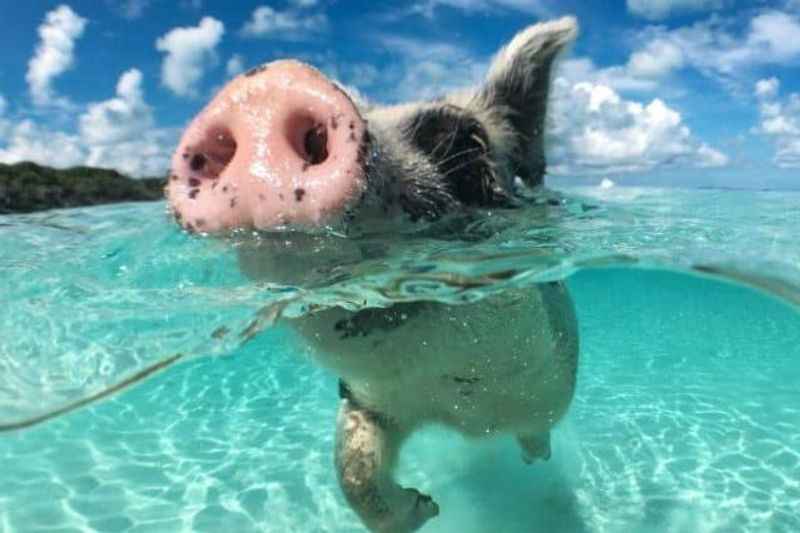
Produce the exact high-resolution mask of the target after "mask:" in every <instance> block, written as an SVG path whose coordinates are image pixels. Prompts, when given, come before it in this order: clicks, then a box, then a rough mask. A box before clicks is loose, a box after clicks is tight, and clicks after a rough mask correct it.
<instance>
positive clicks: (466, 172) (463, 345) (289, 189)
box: [167, 17, 578, 532]
mask: <svg viewBox="0 0 800 533" xmlns="http://www.w3.org/2000/svg"><path fill="white" fill-rule="evenodd" d="M576 33H577V22H576V20H575V19H574V18H572V17H565V18H561V19H559V20H554V21H549V22H543V23H539V24H535V25H532V26H530V27H528V28H527V29H525V30H523V31H521V32H520V33H518V34H517V35H516V36H515V37H514V38H513V39H512V40H511V41H510V42H509V43H508V44H507V45H506V46H505V47H503V48H501V49H500V51H499V52H498V53H497V54H496V56H495V57H494V59H493V61H492V63H491V65H490V68H489V71H488V73H487V75H486V78H485V81H484V82H483V83H482V84H480V85H479V86H478V87H475V88H473V89H470V90H464V91H458V92H455V93H453V94H447V95H444V96H442V97H441V98H438V99H435V100H432V101H422V102H413V103H405V104H400V105H391V106H381V105H371V104H368V103H365V102H361V101H356V100H355V99H354V98H352V97H351V96H349V95H348V92H347V91H346V89H345V88H344V87H343V86H341V85H339V84H337V83H336V82H333V81H331V80H329V79H328V78H326V77H325V76H324V75H323V74H322V73H320V72H319V71H318V70H316V69H314V68H313V67H311V66H308V65H306V64H303V63H300V62H298V61H293V60H280V61H275V62H272V63H269V64H264V65H262V66H259V67H257V68H254V69H252V70H250V71H248V72H245V73H243V74H241V75H239V76H238V77H237V78H235V79H234V80H232V81H231V82H230V83H229V84H228V85H227V86H226V87H224V88H223V89H222V90H221V91H220V92H219V94H218V95H217V96H216V97H215V98H214V99H213V100H212V101H211V102H210V103H209V104H208V105H207V107H206V108H205V109H204V110H203V111H202V112H201V113H200V114H199V115H198V116H197V117H196V118H195V119H194V120H193V121H192V122H191V123H190V125H189V127H188V128H187V129H186V131H185V133H184V135H183V137H182V139H181V141H180V144H179V146H178V148H177V150H176V152H175V155H174V157H173V160H172V170H171V173H170V174H171V175H170V179H169V183H168V188H167V197H168V201H169V205H170V206H171V210H172V213H173V214H174V217H175V219H176V220H177V222H178V223H179V224H181V225H182V226H183V227H184V228H185V229H187V230H189V231H192V232H202V233H206V234H220V233H226V232H228V231H230V230H236V229H246V230H256V231H263V232H268V233H275V232H285V234H286V235H287V238H291V239H293V242H294V243H295V246H293V247H292V248H293V251H289V250H283V249H281V248H279V247H271V248H270V247H264V248H254V249H247V248H246V247H243V249H242V250H240V251H239V263H240V265H241V268H242V269H243V270H244V271H245V272H246V273H247V274H248V275H250V276H252V277H253V278H255V279H268V280H272V281H281V282H293V281H295V282H301V281H302V276H303V275H304V272H306V271H307V269H306V270H304V267H303V265H304V263H305V262H306V260H307V258H308V257H310V254H309V255H308V256H304V255H303V254H302V250H303V243H304V242H306V243H312V242H314V239H313V235H314V233H315V231H318V230H319V228H321V227H335V228H338V229H339V230H340V231H343V232H345V234H346V232H347V231H348V230H349V229H352V228H355V227H360V228H364V227H373V226H374V227H377V226H380V227H381V228H387V227H389V228H391V227H392V224H398V227H399V226H400V225H402V224H419V223H421V222H426V221H435V220H439V219H441V218H442V217H445V216H446V215H448V214H452V213H460V212H466V211H480V210H482V209H488V208H491V209H511V208H513V207H514V205H515V198H517V196H518V194H519V192H520V189H521V188H523V187H525V188H527V189H528V190H531V188H534V189H533V190H534V191H535V187H536V186H539V185H541V184H542V182H543V177H544V175H545V170H546V165H545V151H544V135H543V133H544V127H545V118H546V110H547V103H548V94H549V88H550V84H551V83H550V79H551V71H552V69H553V65H554V61H555V60H556V58H557V56H558V55H559V53H560V52H561V51H562V50H563V49H564V48H565V47H566V46H567V45H568V44H569V43H570V42H571V41H572V40H573V39H574V38H575V36H576ZM304 235H307V237H305V238H306V239H307V240H305V241H304ZM343 241H344V242H345V243H346V242H347V239H343ZM309 246H311V245H310V244H309ZM341 246H342V248H343V250H340V252H341V253H348V252H347V250H344V249H346V248H347V246H346V244H342V245H341ZM298 250H299V251H298ZM352 253H353V254H355V256H356V257H357V255H358V253H359V250H358V248H357V247H354V248H353V250H352ZM349 257H350V258H351V259H352V257H351V256H349ZM291 325H292V327H293V328H294V329H295V330H296V331H297V332H299V334H300V335H301V336H302V337H304V338H305V339H306V340H307V341H308V342H309V343H310V344H311V345H312V347H313V352H314V354H315V355H314V357H316V359H317V360H318V362H319V363H320V364H321V365H323V366H325V367H327V368H328V369H330V370H332V371H333V372H334V373H336V375H337V376H338V377H339V378H340V386H339V389H340V390H339V396H340V407H339V414H338V420H337V426H336V445H335V453H334V456H335V460H334V463H335V468H336V472H337V476H338V480H339V483H340V486H341V489H342V491H343V493H344V496H345V498H346V500H347V501H348V502H349V504H350V505H351V507H352V508H353V510H354V511H355V512H356V514H357V515H358V516H359V517H360V519H361V520H362V522H363V523H364V525H365V526H366V527H367V528H369V529H370V530H372V531H386V532H407V531H415V530H417V529H419V528H420V527H422V525H423V524H425V523H426V521H428V520H429V519H431V518H433V517H435V516H437V515H438V513H439V507H438V505H437V504H436V503H435V501H434V500H433V499H432V498H431V497H430V496H428V495H426V494H422V493H421V492H420V491H418V490H416V489H414V488H405V487H401V486H400V485H399V484H398V483H397V482H396V481H395V480H394V479H393V468H394V465H395V462H396V459H397V456H398V453H399V450H400V447H401V445H402V444H403V442H404V441H405V440H406V439H407V438H408V436H409V435H410V434H411V433H412V432H413V431H415V430H416V429H418V428H420V427H422V426H424V425H427V424H442V425H445V426H447V427H450V428H454V429H455V430H457V431H460V432H461V433H463V434H465V435H467V436H475V437H479V436H486V435H495V434H507V435H511V436H513V437H515V438H516V440H517V442H518V443H519V446H520V448H521V453H522V457H523V459H524V460H525V461H526V462H529V463H530V462H532V461H534V460H537V459H541V460H547V459H549V458H550V455H551V450H550V430H551V429H552V427H553V426H554V425H555V424H556V423H557V422H558V421H559V420H560V419H561V418H562V417H563V416H564V414H565V413H566V411H567V409H568V407H569V405H570V403H571V401H572V397H573V394H574V390H575V385H576V374H577V365H578V330H577V322H576V317H575V312H574V309H573V305H572V301H571V298H570V296H569V294H568V292H567V289H566V287H565V285H564V284H563V283H562V282H550V283H543V284H538V285H536V286H533V287H529V288H525V289H514V290H509V291H507V292H504V293H502V294H500V295H494V296H488V297H486V298H484V299H482V300H480V301H477V302H473V303H464V304H460V305H446V304H443V303H437V302H434V301H412V302H401V303H396V304H394V305H391V306H389V307H381V308H365V309H360V310H358V311H352V310H347V309H344V308H340V307H333V308H330V309H326V310H321V311H319V312H317V313H311V314H308V315H306V316H304V317H301V318H297V319H292V320H291Z"/></svg>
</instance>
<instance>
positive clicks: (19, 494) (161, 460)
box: [0, 187, 800, 533]
mask: <svg viewBox="0 0 800 533" xmlns="http://www.w3.org/2000/svg"><path fill="white" fill-rule="evenodd" d="M545 197H546V198H545ZM798 230H800V193H789V192H753V191H723V190H692V191H689V190H679V189H649V188H641V189H637V188H624V187H615V188H612V189H600V188H570V189H565V190H564V191H563V194H560V193H552V194H548V195H544V196H540V197H539V199H537V200H536V201H531V202H529V204H528V205H527V206H525V207H521V208H520V209H516V210H512V211H509V212H493V213H482V214H480V216H473V217H467V218H463V219H455V220H448V221H444V222H443V223H439V224H436V225H431V226H429V227H425V228H422V229H420V228H418V227H417V228H414V229H412V230H408V231H406V232H404V233H403V234H402V235H399V236H397V235H396V236H395V238H394V239H393V240H392V241H388V240H387V238H386V235H385V234H383V233H381V232H380V231H377V232H375V233H374V234H370V233H369V232H366V233H364V234H362V235H359V236H358V237H357V239H356V240H357V241H358V242H359V243H360V246H359V247H358V254H356V255H358V257H355V256H354V255H353V254H350V253H349V252H346V251H342V250H344V249H345V248H346V247H344V246H339V245H340V244H341V243H343V242H344V241H343V240H342V239H343V237H341V236H340V235H338V234H337V233H336V232H330V233H329V234H325V235H320V236H317V237H315V238H314V239H312V240H311V242H310V243H309V242H308V241H307V240H306V241H304V242H303V243H302V244H303V247H302V249H303V250H305V251H306V252H307V251H308V250H312V251H313V255H314V256H315V260H314V261H312V263H313V264H314V268H313V269H312V271H311V272H310V273H306V274H304V275H303V276H302V279H301V280H300V281H297V280H294V281H291V280H289V281H287V280H281V281H280V283H278V282H275V283H260V284H254V283H253V282H252V281H250V280H249V279H248V278H247V277H245V276H244V275H243V274H241V273H240V272H239V269H238V265H237V252H236V250H238V249H246V248H247V247H248V246H254V244H253V242H252V238H251V236H241V235H239V236H233V237H231V238H229V239H223V240H220V239H204V238H201V237H198V236H190V235H186V234H184V233H182V232H180V231H178V230H177V229H176V228H175V227H174V226H173V225H171V224H170V222H169V221H168V220H167V218H166V216H165V213H164V206H163V204H160V203H154V204H128V205H116V206H106V207H98V208H91V209H76V210H67V211H56V212H50V213H42V214H35V215H22V216H10V217H0V424H5V425H9V424H16V423H19V422H21V421H25V420H30V419H35V418H36V417H40V416H43V415H46V414H47V413H49V412H52V411H53V410H57V409H59V408H61V407H63V406H68V405H70V404H71V403H74V402H76V401H80V400H81V399H82V398H86V397H89V396H91V395H93V394H96V393H98V391H101V390H103V389H106V388H108V387H110V386H113V385H114V384H115V383H118V382H120V380H124V379H126V378H127V377H129V376H131V375H133V374H135V373H136V372H139V371H142V369H147V368H148V367H152V365H154V364H155V365H157V364H158V363H159V361H163V360H164V359H165V358H169V357H171V356H173V355H175V354H180V355H181V357H182V358H181V359H180V360H179V361H178V362H177V364H174V365H172V366H171V367H169V368H167V369H166V370H164V371H163V372H160V373H158V374H155V375H153V376H152V377H150V378H149V379H147V380H145V381H144V382H143V383H141V384H139V385H138V386H135V387H131V388H128V389H126V390H124V391H123V392H121V393H119V394H116V395H114V396H112V397H110V398H107V399H104V400H102V401H98V402H95V403H92V404H91V405H89V406H88V407H84V408H82V409H77V410H75V411H73V412H70V413H68V414H64V415H63V416H59V417H56V418H54V419H52V420H48V421H45V422H42V423H41V424H38V425H35V426H33V427H30V428H26V429H18V430H13V431H8V432H4V433H0V532H3V533H5V532H9V533H11V532H28V531H48V532H55V531H59V532H62V531H63V532H66V531H115V532H116V531H136V532H140V531H149V532H150V531H151V532H156V531H164V532H167V531H237V532H247V531H270V532H294V531H297V532H316V531H331V532H345V531H360V530H361V529H360V528H359V525H358V521H357V519H356V518H355V516H354V515H353V513H352V512H351V511H350V510H349V508H348V507H347V505H346V504H345V502H344V499H343V497H342V496H341V495H340V493H339V489H338V487H337V485H336V478H335V474H334V471H333V466H332V447H333V424H334V417H335V412H336V408H337V403H338V395H337V380H336V377H335V376H333V375H331V374H330V373H328V372H327V371H325V370H323V369H320V368H317V367H316V366H314V365H313V364H312V363H311V362H310V361H309V357H308V356H309V348H308V347H307V346H305V345H304V344H303V342H302V341H301V340H300V339H299V338H298V337H297V336H296V335H295V334H294V333H293V332H292V330H291V329H290V326H289V325H287V324H290V323H291V318H292V317H293V316H297V315H299V314H302V313H306V312H313V310H314V309H317V308H319V307H325V306H330V305H342V306H345V307H348V308H351V309H357V308H359V307H362V306H365V305H366V306H372V305H388V304H390V303H391V302H394V301H411V300H426V299H427V300H438V301H443V302H448V303H451V304H452V305H458V304H459V303H460V302H463V301H473V300H479V299H480V298H482V297H484V296H486V295H487V294H496V293H498V292H502V291H504V290H508V289H510V288H519V287H524V286H526V285H530V284H533V283H537V282H542V281H547V280H553V279H563V278H566V282H567V285H568V287H569V290H570V292H571V294H572V296H573V299H574V301H575V306H576V310H577V315H578V320H579V328H580V336H581V361H580V369H579V378H578V390H577V393H576V396H575V400H574V403H573V404H572V407H571V409H570V411H569V413H568V415H567V416H566V418H565V419H564V420H563V421H562V422H561V423H560V424H559V426H558V427H557V429H556V430H555V432H554V435H553V457H552V459H551V460H550V461H549V462H546V463H537V464H534V465H531V466H527V465H525V464H524V463H522V461H521V460H520V456H519V451H518V449H517V448H516V446H515V444H514V442H513V441H512V439H510V438H505V439H504V438H499V437H498V438H491V439H487V440H478V441H472V440H467V439H465V438H463V437H461V436H459V435H458V434H455V433H453V432H450V431H447V430H445V429H443V428H436V427H431V428H428V429H426V430H424V431H422V432H420V433H418V434H416V435H415V436H414V437H413V438H412V440H411V441H410V442H409V443H408V444H407V446H406V447H405V448H404V449H403V453H402V456H401V460H400V465H399V469H398V478H399V480H400V481H401V483H402V484H404V485H409V486H415V487H417V488H419V489H421V490H423V491H424V492H427V493H430V494H431V495H433V496H434V498H435V499H436V500H437V501H438V503H439V504H440V506H441V515H440V516H439V517H437V518H436V519H434V520H432V521H431V522H430V523H429V524H428V525H426V526H425V528H424V529H423V531H426V532H428V531H429V532H437V531H438V532H451V531H452V532H485V531H500V532H530V531H552V532H565V533H566V532H662V531H664V532H666V531H668V532H687V533H689V532H712V531H714V532H728V531H731V532H734V531H737V532H738V531H753V532H762V531H763V532H784V531H785V532H795V531H800V313H798V306H800V297H798V295H800V244H798V239H797V235H798ZM259 239H261V237H259ZM298 239H299V238H294V237H291V238H285V239H282V238H281V239H278V241H275V237H274V236H272V237H270V241H269V243H268V244H264V242H263V241H260V240H259V241H258V244H257V245H256V246H270V247H278V249H279V250H280V251H283V252H287V253H294V252H292V250H297V249H298V246H299V245H300V244H301V243H299V240H298ZM305 259H307V258H306V257H304V256H303V255H302V254H301V255H299V256H298V257H297V258H294V259H293V260H296V261H298V262H299V263H302V262H303V261H304V260H305ZM275 316H280V317H282V319H281V320H278V321H277V323H275V324H273V321H272V318H274V317H275ZM255 331H261V333H260V334H258V335H256V336H254V337H252V338H251V339H250V340H246V339H248V338H250V337H251V336H250V335H249V333H252V332H255ZM243 332H248V334H246V335H244V336H243V335H241V333H243Z"/></svg>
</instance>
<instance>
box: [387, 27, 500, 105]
mask: <svg viewBox="0 0 800 533" xmlns="http://www.w3.org/2000/svg"><path fill="white" fill-rule="evenodd" d="M378 41H379V44H380V45H381V46H383V47H384V48H385V49H386V50H387V51H388V52H390V53H392V54H393V55H396V56H398V58H399V61H398V62H397V63H396V64H395V66H394V69H393V70H392V69H388V70H386V71H384V72H383V73H382V74H383V75H384V76H385V77H387V78H393V81H392V82H391V86H392V87H394V89H393V90H392V91H390V92H389V93H388V94H387V96H388V98H389V99H390V100H408V99H420V98H434V97H437V96H441V95H442V94H444V93H447V92H449V91H452V90H456V89H461V88H463V87H467V86H470V85H474V84H475V83H477V82H479V81H481V80H482V79H483V77H484V75H485V74H486V70H487V68H488V59H483V60H482V59H477V58H475V57H473V56H472V55H470V54H469V53H468V52H467V51H466V50H465V49H464V48H463V47H461V46H457V45H453V44H450V43H441V42H435V41H428V40H422V39H417V38H412V37H404V36H398V35H382V36H379V37H378Z"/></svg>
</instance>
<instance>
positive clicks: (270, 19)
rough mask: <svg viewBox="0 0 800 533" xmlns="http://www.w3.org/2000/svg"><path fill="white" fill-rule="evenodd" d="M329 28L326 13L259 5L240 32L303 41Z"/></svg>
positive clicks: (250, 35) (246, 35)
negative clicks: (284, 9)
mask: <svg viewBox="0 0 800 533" xmlns="http://www.w3.org/2000/svg"><path fill="white" fill-rule="evenodd" d="M327 29H328V17H327V16H326V15H325V14H324V13H313V14H312V13H303V12H300V11H298V10H295V9H288V10H286V11H279V10H277V9H273V8H271V7H269V6H259V7H257V8H256V9H255V10H254V11H253V14H252V15H251V17H250V20H248V21H247V22H246V23H245V25H244V26H243V27H242V29H241V31H240V33H241V35H243V36H245V37H279V38H281V39H285V40H292V41H302V40H304V39H308V38H309V37H311V36H314V35H317V34H319V33H323V32H325V31H327Z"/></svg>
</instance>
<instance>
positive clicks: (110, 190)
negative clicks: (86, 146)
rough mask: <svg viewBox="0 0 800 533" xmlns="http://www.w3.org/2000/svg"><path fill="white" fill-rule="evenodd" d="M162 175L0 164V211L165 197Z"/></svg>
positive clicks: (25, 211)
mask: <svg viewBox="0 0 800 533" xmlns="http://www.w3.org/2000/svg"><path fill="white" fill-rule="evenodd" d="M164 184H165V179H164V178H142V179H135V178H131V177H128V176H126V175H124V174H120V173H119V172H117V171H116V170H111V169H107V168H95V167H72V168H66V169H56V168H51V167H46V166H42V165H37V164H36V163H30V162H23V163H15V164H13V165H6V164H3V163H0V214H11V213H32V212H34V211H44V210H47V209H57V208H62V207H80V206H87V205H100V204H111V203H117V202H146V201H153V200H160V199H162V198H164V192H163V191H164Z"/></svg>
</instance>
